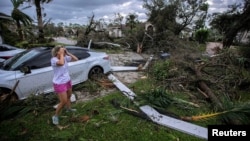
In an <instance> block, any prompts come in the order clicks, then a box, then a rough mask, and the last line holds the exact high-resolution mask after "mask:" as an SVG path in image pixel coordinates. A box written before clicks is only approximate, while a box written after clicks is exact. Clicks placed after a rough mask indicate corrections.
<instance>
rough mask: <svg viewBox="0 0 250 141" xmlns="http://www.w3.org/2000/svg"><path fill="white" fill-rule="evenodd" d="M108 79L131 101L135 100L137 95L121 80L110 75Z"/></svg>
mask: <svg viewBox="0 0 250 141" xmlns="http://www.w3.org/2000/svg"><path fill="white" fill-rule="evenodd" d="M108 79H109V80H111V81H112V82H113V84H115V86H116V87H117V88H118V89H119V90H120V91H121V92H122V93H123V94H124V95H125V96H127V97H128V98H129V99H131V100H134V97H135V93H134V92H133V91H131V90H130V89H129V88H128V87H127V86H125V85H124V84H123V83H122V82H121V81H120V80H118V79H117V78H116V77H115V76H114V75H112V74H109V75H108Z"/></svg>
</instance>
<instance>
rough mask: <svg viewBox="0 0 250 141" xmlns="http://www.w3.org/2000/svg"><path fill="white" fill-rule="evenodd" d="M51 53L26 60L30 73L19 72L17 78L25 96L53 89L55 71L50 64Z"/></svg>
mask: <svg viewBox="0 0 250 141" xmlns="http://www.w3.org/2000/svg"><path fill="white" fill-rule="evenodd" d="M50 59H51V55H50V53H49V52H47V53H44V54H42V55H39V56H37V57H35V58H34V59H32V60H30V61H28V62H25V64H24V66H27V67H29V68H30V70H31V72H30V73H29V74H24V73H21V72H20V73H17V74H16V75H17V76H16V79H17V80H19V84H18V88H19V90H20V91H21V93H22V95H23V98H27V97H28V96H29V95H31V94H42V93H49V92H52V91H53V85H52V77H53V71H52V67H51V65H50Z"/></svg>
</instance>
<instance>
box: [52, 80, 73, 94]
mask: <svg viewBox="0 0 250 141" xmlns="http://www.w3.org/2000/svg"><path fill="white" fill-rule="evenodd" d="M53 87H54V90H55V92H56V93H62V92H66V91H67V90H69V89H70V88H72V84H71V81H68V82H67V83H64V84H53Z"/></svg>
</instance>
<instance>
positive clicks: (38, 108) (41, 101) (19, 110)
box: [0, 94, 57, 121]
mask: <svg viewBox="0 0 250 141" xmlns="http://www.w3.org/2000/svg"><path fill="white" fill-rule="evenodd" d="M56 102H57V97H56V95H52V94H46V95H45V94H40V95H33V94H32V95H30V97H28V98H27V99H25V100H22V101H21V100H20V101H15V102H11V103H9V102H8V103H7V102H6V103H4V102H3V103H1V105H0V112H1V116H0V121H2V120H8V119H12V118H20V117H22V116H24V115H26V114H27V113H29V112H31V111H32V112H33V113H35V114H40V113H42V112H44V111H46V110H48V109H50V105H52V104H56Z"/></svg>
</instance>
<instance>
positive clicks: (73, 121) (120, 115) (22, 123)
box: [0, 92, 203, 141]
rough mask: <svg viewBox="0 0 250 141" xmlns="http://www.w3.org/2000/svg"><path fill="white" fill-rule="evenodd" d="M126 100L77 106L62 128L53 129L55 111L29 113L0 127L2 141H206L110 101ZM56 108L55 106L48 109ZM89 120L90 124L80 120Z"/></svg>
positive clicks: (65, 116)
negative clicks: (52, 117) (129, 111)
mask: <svg viewBox="0 0 250 141" xmlns="http://www.w3.org/2000/svg"><path fill="white" fill-rule="evenodd" d="M112 99H118V100H121V101H123V100H124V99H127V98H125V97H124V96H123V95H122V94H121V93H120V92H116V93H113V94H110V95H107V96H105V97H103V98H98V99H95V100H93V101H88V102H78V103H76V104H74V105H73V107H74V108H76V109H77V112H76V113H65V112H64V111H63V112H62V113H61V115H62V116H60V126H61V128H59V127H57V126H54V125H52V123H51V116H52V115H53V114H54V110H53V111H52V110H48V111H47V112H46V113H42V114H40V115H39V116H34V114H33V113H28V114H26V115H25V116H23V117H20V118H17V119H14V120H7V121H5V122H2V123H0V140H4V141H11V140H18V141H34V140H40V141H41V140H42V141H45V140H46V141H55V140H64V141H90V140H93V141H125V140H127V141H140V140H143V141H152V140H153V141H157V140H168V141H176V140H188V141H203V140H202V139H200V138H197V137H195V136H191V135H188V134H185V133H182V132H179V131H176V130H172V129H170V128H167V127H164V126H162V125H157V124H155V123H153V122H152V121H149V120H145V119H143V118H141V117H140V118H139V117H137V116H134V115H131V114H128V113H127V112H125V110H121V109H120V108H119V109H117V108H116V107H114V106H113V105H112V104H111V103H110V101H111V100H112ZM47 106H51V107H52V106H53V105H47ZM83 116H89V120H88V121H87V122H82V121H81V120H80V119H81V118H82V117H83Z"/></svg>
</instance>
